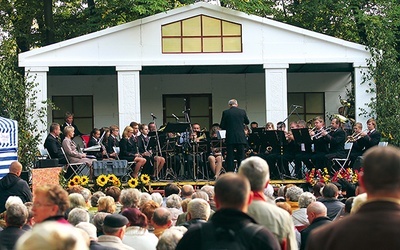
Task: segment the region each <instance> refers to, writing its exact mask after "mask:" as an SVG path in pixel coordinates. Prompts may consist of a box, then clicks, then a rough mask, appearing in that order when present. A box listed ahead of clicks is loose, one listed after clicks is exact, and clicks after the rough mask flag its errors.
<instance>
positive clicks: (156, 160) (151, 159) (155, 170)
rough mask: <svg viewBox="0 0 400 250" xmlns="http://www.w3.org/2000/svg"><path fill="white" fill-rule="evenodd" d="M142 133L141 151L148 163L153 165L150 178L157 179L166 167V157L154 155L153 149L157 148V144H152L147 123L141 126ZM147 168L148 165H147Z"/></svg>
mask: <svg viewBox="0 0 400 250" xmlns="http://www.w3.org/2000/svg"><path fill="white" fill-rule="evenodd" d="M139 130H140V133H141V135H140V136H139V141H138V142H139V152H140V154H141V155H142V156H143V157H144V158H145V159H146V161H147V162H146V165H148V166H151V167H152V171H151V172H150V178H151V179H153V180H155V179H157V177H158V174H159V172H160V171H161V169H162V168H163V167H164V164H165V158H164V157H162V156H155V155H153V150H155V149H156V147H155V145H154V146H152V145H150V139H151V138H150V137H149V136H148V134H149V127H148V126H147V125H146V124H141V125H140V126H139ZM145 168H146V166H145Z"/></svg>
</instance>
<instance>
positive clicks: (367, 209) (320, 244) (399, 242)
mask: <svg viewBox="0 0 400 250" xmlns="http://www.w3.org/2000/svg"><path fill="white" fill-rule="evenodd" d="M399 225H400V204H398V203H395V202H390V201H383V200H382V201H373V202H366V203H365V204H364V205H362V206H361V208H360V209H359V210H358V211H357V213H355V214H352V215H350V216H347V217H344V218H343V219H341V220H339V221H335V222H333V223H331V224H329V225H326V226H323V227H320V228H318V229H316V230H314V231H313V232H311V234H310V236H309V240H308V241H307V246H306V249H308V250H314V249H318V250H320V249H329V250H346V249H400V237H399V235H400V227H399Z"/></svg>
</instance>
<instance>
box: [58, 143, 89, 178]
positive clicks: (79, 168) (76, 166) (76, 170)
mask: <svg viewBox="0 0 400 250" xmlns="http://www.w3.org/2000/svg"><path fill="white" fill-rule="evenodd" d="M61 151H62V153H63V155H64V157H65V160H66V161H67V165H66V166H65V167H64V171H65V175H64V176H65V179H66V180H67V181H69V180H70V179H71V178H73V177H74V176H75V175H80V176H82V175H87V176H90V167H89V166H88V165H87V164H86V163H85V162H80V163H79V162H78V163H70V161H69V159H68V157H67V154H66V153H65V151H64V149H63V148H61ZM68 170H70V171H71V172H72V173H71V172H68Z"/></svg>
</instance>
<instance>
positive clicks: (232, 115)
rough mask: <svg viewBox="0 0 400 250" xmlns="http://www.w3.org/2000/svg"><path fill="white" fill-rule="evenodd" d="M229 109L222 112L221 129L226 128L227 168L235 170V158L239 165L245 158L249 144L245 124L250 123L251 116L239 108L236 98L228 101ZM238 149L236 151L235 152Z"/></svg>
mask: <svg viewBox="0 0 400 250" xmlns="http://www.w3.org/2000/svg"><path fill="white" fill-rule="evenodd" d="M228 105H229V107H230V108H229V109H227V110H225V111H224V112H222V118H221V124H220V127H221V129H224V130H226V139H225V142H226V150H227V155H226V163H227V165H226V170H227V171H228V172H229V171H230V172H233V171H234V170H235V167H234V160H235V158H236V160H237V164H238V166H240V163H241V162H242V160H243V159H244V156H245V154H244V149H245V147H246V145H247V140H246V136H245V134H244V125H245V124H246V125H247V124H249V123H250V121H249V118H248V117H247V114H246V111H244V110H243V109H240V108H238V102H237V100H236V99H231V100H229V102H228ZM235 149H236V152H235Z"/></svg>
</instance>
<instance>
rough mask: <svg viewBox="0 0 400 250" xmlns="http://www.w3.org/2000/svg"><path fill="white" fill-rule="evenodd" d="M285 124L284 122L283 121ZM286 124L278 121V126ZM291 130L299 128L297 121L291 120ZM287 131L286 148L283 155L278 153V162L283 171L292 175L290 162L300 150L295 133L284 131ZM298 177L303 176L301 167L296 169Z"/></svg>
mask: <svg viewBox="0 0 400 250" xmlns="http://www.w3.org/2000/svg"><path fill="white" fill-rule="evenodd" d="M283 124H284V123H283ZM285 127H286V126H283V125H280V123H278V128H285ZM289 127H290V130H292V129H297V127H298V126H297V122H291V123H290V124H289ZM284 133H285V138H283V140H286V142H285V143H284V150H283V155H282V154H281V155H278V156H277V160H276V161H277V164H278V166H279V169H281V171H283V172H284V173H285V174H286V175H290V171H289V163H290V162H292V161H293V160H294V159H295V155H296V153H298V152H299V149H300V148H299V145H298V144H297V143H296V142H295V141H294V137H293V133H292V132H291V131H288V132H286V131H284ZM296 170H297V171H296V177H297V178H302V173H301V168H299V169H296Z"/></svg>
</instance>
